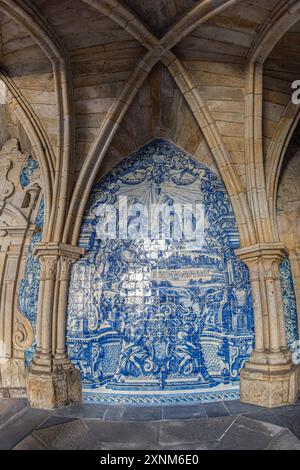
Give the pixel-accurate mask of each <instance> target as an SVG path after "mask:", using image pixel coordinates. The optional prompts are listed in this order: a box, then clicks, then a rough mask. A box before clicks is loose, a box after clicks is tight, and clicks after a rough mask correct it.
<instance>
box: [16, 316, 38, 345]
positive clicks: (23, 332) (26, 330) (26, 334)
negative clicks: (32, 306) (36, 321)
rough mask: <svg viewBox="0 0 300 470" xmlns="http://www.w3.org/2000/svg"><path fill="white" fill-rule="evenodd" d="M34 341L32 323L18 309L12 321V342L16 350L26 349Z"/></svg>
mask: <svg viewBox="0 0 300 470" xmlns="http://www.w3.org/2000/svg"><path fill="white" fill-rule="evenodd" d="M33 341H34V333H33V329H32V325H31V323H30V321H29V320H27V318H25V317H24V315H22V313H21V312H19V311H18V313H17V315H16V317H15V321H14V336H13V344H14V348H15V350H16V351H23V352H24V351H27V349H29V348H30V347H31V346H32V344H33Z"/></svg>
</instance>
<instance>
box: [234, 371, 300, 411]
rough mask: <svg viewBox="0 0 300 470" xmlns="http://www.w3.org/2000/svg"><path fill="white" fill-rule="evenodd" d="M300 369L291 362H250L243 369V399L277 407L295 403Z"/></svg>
mask: <svg viewBox="0 0 300 470" xmlns="http://www.w3.org/2000/svg"><path fill="white" fill-rule="evenodd" d="M298 377H299V371H298V370H297V367H296V366H294V365H292V364H291V363H289V364H281V365H279V364H278V365H270V364H268V365H263V364H253V363H251V362H248V363H247V364H246V366H245V368H244V369H243V370H242V371H241V392H240V394H241V401H242V402H244V403H252V404H254V405H259V406H265V407H268V408H275V407H279V406H285V405H291V404H293V403H295V401H296V399H297V395H298V391H299V378H298Z"/></svg>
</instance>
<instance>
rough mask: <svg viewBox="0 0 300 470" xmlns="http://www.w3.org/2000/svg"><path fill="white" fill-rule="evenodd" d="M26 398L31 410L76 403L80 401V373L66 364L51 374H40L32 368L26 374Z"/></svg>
mask: <svg viewBox="0 0 300 470" xmlns="http://www.w3.org/2000/svg"><path fill="white" fill-rule="evenodd" d="M27 397H28V400H29V403H30V405H31V406H32V407H33V408H46V409H53V408H59V407H63V406H67V405H70V404H72V403H78V402H80V401H81V399H82V386H81V376H80V372H79V371H78V370H77V369H75V367H74V366H72V365H71V364H68V365H66V366H64V367H56V368H55V370H54V371H53V372H41V371H39V370H35V369H34V366H32V367H31V368H29V370H28V374H27Z"/></svg>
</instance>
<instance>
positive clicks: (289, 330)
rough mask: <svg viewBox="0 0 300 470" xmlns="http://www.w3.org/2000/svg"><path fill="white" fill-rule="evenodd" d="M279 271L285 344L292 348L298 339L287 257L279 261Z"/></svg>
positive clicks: (290, 272) (293, 291)
mask: <svg viewBox="0 0 300 470" xmlns="http://www.w3.org/2000/svg"><path fill="white" fill-rule="evenodd" d="M280 273H281V288H282V296H283V311H284V319H285V331H286V338H287V344H288V347H289V348H290V349H291V350H293V347H294V344H295V341H297V340H299V330H298V312H297V302H296V296H295V289H294V281H293V276H292V270H291V264H290V261H289V258H288V257H286V258H285V260H284V261H283V262H282V263H281V266H280Z"/></svg>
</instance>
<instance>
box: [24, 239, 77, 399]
mask: <svg viewBox="0 0 300 470" xmlns="http://www.w3.org/2000/svg"><path fill="white" fill-rule="evenodd" d="M82 253H83V250H81V249H80V248H78V247H73V246H69V245H63V244H56V243H47V244H38V245H36V248H35V253H34V254H35V255H36V256H38V257H39V259H40V262H41V279H40V291H39V304H38V307H39V310H38V322H37V351H36V355H35V358H34V360H33V362H32V363H31V364H30V367H29V370H28V374H27V392H28V398H29V401H30V404H31V406H33V407H40V408H55V407H59V406H65V405H67V404H69V403H72V402H76V401H80V400H81V378H80V373H79V371H78V370H77V369H75V367H74V366H73V365H72V364H71V363H70V361H69V360H68V357H67V351H66V340H65V337H66V314H67V311H66V309H67V297H68V284H69V272H70V267H71V265H72V263H73V262H74V261H76V260H77V259H78V258H79V257H80V255H81V254H82Z"/></svg>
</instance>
